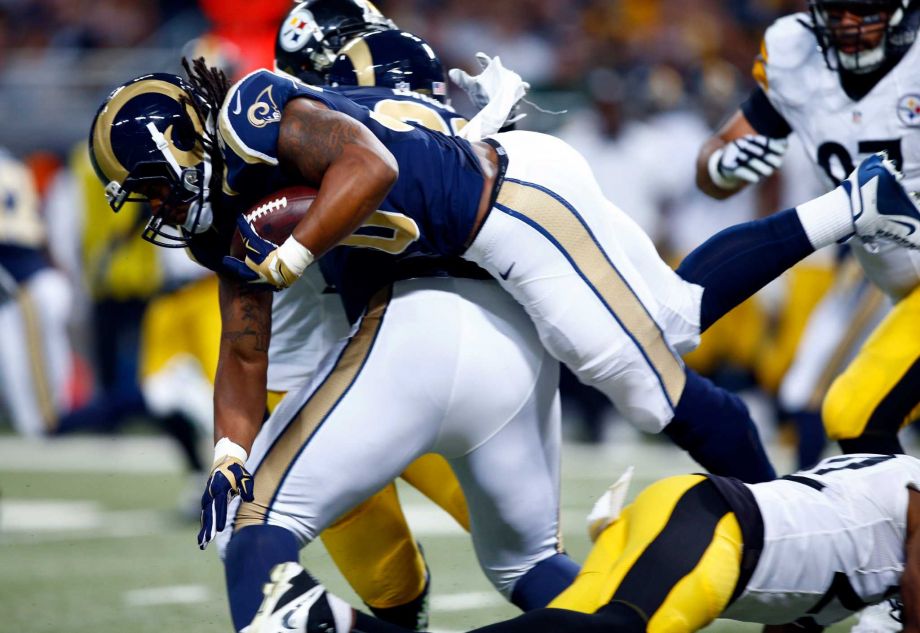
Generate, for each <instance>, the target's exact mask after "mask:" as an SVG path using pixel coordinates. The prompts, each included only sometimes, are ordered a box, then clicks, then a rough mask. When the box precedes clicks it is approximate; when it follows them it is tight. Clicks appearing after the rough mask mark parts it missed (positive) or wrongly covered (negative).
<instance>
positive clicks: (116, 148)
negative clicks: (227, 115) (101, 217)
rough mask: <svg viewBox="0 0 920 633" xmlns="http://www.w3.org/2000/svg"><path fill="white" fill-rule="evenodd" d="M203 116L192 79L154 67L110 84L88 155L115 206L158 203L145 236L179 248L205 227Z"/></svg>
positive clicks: (207, 173)
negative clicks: (153, 200) (113, 86)
mask: <svg viewBox="0 0 920 633" xmlns="http://www.w3.org/2000/svg"><path fill="white" fill-rule="evenodd" d="M203 117H204V119H203ZM208 118H210V117H209V114H208V108H207V105H206V104H205V103H204V102H202V101H201V100H200V99H198V97H197V95H196V94H195V91H194V89H193V88H192V87H191V86H190V85H189V84H187V83H186V82H185V81H183V80H182V79H181V78H180V77H177V76H175V75H169V74H166V73H154V74H149V75H142V76H141V77H137V78H136V79H132V80H131V81H129V82H127V83H126V84H123V85H121V86H119V87H118V88H116V89H115V90H113V91H112V93H111V94H110V95H109V96H108V98H107V99H106V100H105V101H104V102H103V104H102V106H101V107H100V108H99V111H98V112H97V114H96V117H95V118H94V119H93V124H92V127H91V129H90V139H89V149H90V159H91V161H92V164H93V167H94V169H95V170H96V174H97V175H98V176H99V179H100V180H101V181H102V183H103V185H105V191H106V197H107V199H108V201H109V205H110V206H111V207H112V209H113V210H114V211H116V212H117V211H118V210H120V209H121V207H122V206H123V205H124V204H125V203H126V202H142V201H147V200H149V199H151V198H156V199H157V200H158V201H159V202H160V205H159V209H158V210H157V213H156V214H154V215H153V217H151V219H150V221H149V222H148V224H147V227H146V229H145V230H144V235H143V236H144V238H145V239H147V240H148V241H151V242H153V243H155V244H158V245H160V246H172V247H182V246H185V245H187V243H188V241H189V239H191V235H193V234H194V233H199V232H202V231H204V230H207V228H209V227H210V224H211V222H212V219H213V218H212V214H211V208H210V202H209V201H208V193H209V181H210V178H211V161H210V158H209V155H208V153H207V152H206V151H205V148H204V145H203V144H202V140H203V139H205V138H207V137H209V136H210V134H209V132H208V129H207V128H209V127H212V126H213V122H209V121H208V120H207V119H208ZM169 227H172V228H169Z"/></svg>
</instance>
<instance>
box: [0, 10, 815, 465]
mask: <svg viewBox="0 0 920 633" xmlns="http://www.w3.org/2000/svg"><path fill="white" fill-rule="evenodd" d="M376 4H377V6H378V8H379V9H380V10H381V11H382V12H383V13H384V14H385V15H387V16H388V17H390V18H392V19H393V21H394V22H396V24H397V25H398V26H399V27H400V28H402V29H404V30H408V31H411V32H413V33H416V34H418V35H420V36H422V37H423V38H425V39H427V40H428V41H429V42H430V43H431V44H432V46H433V48H434V50H435V51H436V52H437V53H438V54H439V55H440V56H441V58H442V60H443V62H444V65H445V68H450V67H455V66H456V67H463V68H466V69H467V70H470V71H473V70H475V69H476V66H475V61H474V54H475V53H476V52H477V51H484V52H486V53H488V54H489V55H499V56H501V59H502V61H503V62H504V64H505V66H507V67H509V68H511V69H514V70H516V71H517V72H518V73H519V74H520V75H521V76H522V77H523V78H524V79H525V80H526V81H528V82H529V83H530V85H531V91H530V93H529V95H528V96H527V97H526V99H527V100H528V102H529V103H528V104H525V105H524V106H523V110H522V111H523V112H525V113H526V114H527V115H528V116H527V118H525V119H524V120H523V121H522V123H521V124H520V127H522V128H525V129H536V130H540V131H549V132H552V133H555V134H558V135H560V136H561V137H563V138H564V139H565V140H567V141H569V142H570V143H571V144H573V145H574V146H575V147H576V148H577V149H579V150H580V151H581V152H582V153H583V154H585V156H586V157H587V158H588V160H589V162H590V163H591V165H592V167H593V168H594V170H595V173H596V175H597V177H598V180H599V181H600V182H601V183H602V186H603V187H604V189H605V192H606V194H607V196H608V197H609V198H610V199H611V200H613V201H614V202H616V203H617V204H618V205H620V206H621V207H623V208H624V209H625V210H626V211H627V212H629V213H630V214H631V215H633V216H634V217H635V218H636V219H637V220H638V221H639V222H640V224H642V226H643V227H644V228H645V229H646V230H647V231H648V233H649V234H650V235H651V236H652V237H653V238H654V239H655V240H656V242H657V244H658V245H659V247H660V248H661V249H662V252H663V253H664V254H665V255H666V256H667V257H669V258H671V259H672V260H675V261H677V260H679V258H680V257H681V256H682V254H684V253H686V252H688V251H689V250H690V249H691V248H692V247H693V246H695V245H696V244H697V243H699V242H700V241H702V240H703V239H705V238H706V237H708V236H709V235H711V234H712V233H713V232H714V231H716V230H718V229H719V228H721V227H723V226H727V225H729V224H732V223H735V222H738V221H743V220H745V219H748V218H752V217H755V216H756V215H757V214H759V213H763V212H772V211H775V210H777V209H781V208H784V207H787V206H791V204H792V202H793V201H796V200H804V199H808V198H810V197H811V196H812V195H813V194H814V193H817V192H818V191H819V189H820V184H819V183H818V181H817V179H816V178H815V177H813V176H812V171H811V170H812V168H811V167H810V166H809V167H805V166H804V165H805V162H806V159H805V157H804V155H802V154H801V153H800V152H799V153H797V151H796V149H795V148H793V149H792V150H790V152H789V154H788V156H787V159H786V160H787V166H786V169H785V170H784V173H785V174H788V175H794V178H788V177H787V179H786V180H785V181H782V180H779V179H778V178H773V179H771V180H770V181H768V182H767V183H765V185H763V186H760V187H757V188H753V189H751V190H750V191H746V192H745V193H744V194H743V195H739V196H735V197H734V198H732V199H731V200H730V201H725V202H714V201H713V200H711V199H709V198H705V197H704V196H703V195H702V194H701V193H699V192H698V191H697V189H696V187H695V183H694V161H695V158H696V153H697V150H698V149H699V146H700V145H701V143H702V142H703V141H704V140H705V138H706V137H707V136H708V135H709V134H710V133H711V130H712V129H714V128H715V127H716V126H717V125H718V123H719V122H720V121H721V119H722V118H723V117H724V116H726V115H727V114H728V113H730V112H731V111H733V110H734V109H735V108H737V106H738V104H739V103H740V102H741V101H742V100H743V99H744V98H745V96H746V94H747V93H748V91H749V90H750V89H751V88H752V86H753V80H752V79H751V77H750V67H751V64H752V62H753V59H754V57H755V55H756V53H757V50H758V46H759V42H760V38H761V36H762V34H763V31H764V29H765V28H766V27H767V26H768V25H769V24H770V22H772V21H773V20H774V19H776V18H777V17H778V16H780V15H783V14H787V13H791V12H794V11H799V10H803V9H804V4H805V3H804V0H697V1H696V2H692V3H688V2H686V0H505V1H495V0H381V1H380V2H377V3H376ZM290 7H291V3H290V0H260V1H259V2H252V1H251V0H200V1H199V2H197V3H195V2H192V1H191V0H158V1H154V0H0V112H2V113H3V117H2V119H0V120H2V123H0V126H2V134H0V145H2V146H4V147H5V148H6V150H8V151H9V152H10V154H11V155H12V156H13V157H15V158H16V159H18V160H19V161H23V162H24V163H25V164H26V165H27V166H28V167H29V169H30V170H31V174H32V181H34V183H27V182H25V180H24V179H23V178H22V177H17V178H16V179H15V182H14V183H13V184H12V185H10V187H12V188H13V189H9V190H8V191H5V192H4V193H3V195H4V196H7V198H6V200H5V204H7V207H8V209H9V208H12V205H13V204H14V202H13V201H12V198H10V197H9V196H19V201H20V202H21V201H22V200H23V199H25V198H27V197H28V195H27V194H25V193H23V192H24V191H25V190H27V189H28V188H29V187H32V186H33V184H34V192H35V195H36V196H37V197H36V198H35V213H36V214H37V215H38V217H39V218H40V219H41V221H42V222H43V224H44V227H45V228H44V232H43V236H42V238H41V240H40V249H41V250H42V251H43V253H45V254H46V255H47V261H48V262H49V265H50V268H51V269H52V270H53V271H55V274H56V275H57V276H58V281H60V282H62V283H60V284H59V285H58V286H56V287H58V288H63V289H62V290H55V291H52V292H50V293H49V294H50V295H51V297H52V298H51V299H50V301H51V302H52V304H54V303H55V302H57V305H58V306H63V308H62V309H60V310H57V311H55V310H51V309H47V308H46V309H44V310H43V309H41V308H39V310H38V313H39V314H38V316H39V317H42V316H44V317H46V318H50V317H59V318H58V321H60V322H61V323H63V327H65V328H66V331H67V332H68V336H67V341H68V346H69V348H70V350H71V352H69V353H68V354H67V355H66V356H67V358H65V359H64V360H61V358H58V357H55V358H51V359H49V362H51V363H54V364H59V363H64V364H65V365H66V371H65V372H59V373H61V374H62V375H63V377H61V378H58V379H57V380H58V382H62V384H63V387H60V388H59V389H58V390H59V391H61V395H59V396H57V397H56V398H55V402H54V405H53V413H47V411H46V415H45V418H48V419H46V420H45V421H44V423H43V425H42V426H36V425H34V424H33V425H31V426H30V425H25V426H24V425H22V424H18V425H17V424H16V420H15V418H16V415H17V414H15V413H11V409H12V408H15V407H11V405H10V404H9V403H6V404H5V406H3V407H0V421H3V420H5V421H7V422H12V423H13V426H18V427H19V428H20V430H21V431H24V432H27V433H30V434H36V435H37V434H43V433H52V434H53V433H56V432H59V429H62V428H63V430H64V431H65V432H66V431H69V430H76V429H90V430H97V431H112V430H114V429H115V428H116V427H117V426H118V423H117V422H116V421H117V420H120V419H122V418H124V417H126V416H127V417H129V418H130V417H131V416H135V415H139V414H142V415H146V416H149V417H150V419H153V420H154V421H155V422H156V424H157V425H158V426H160V427H162V428H164V429H166V430H167V431H168V432H169V433H170V434H171V435H173V436H174V437H176V438H177V439H178V440H179V442H180V444H181V445H182V446H183V447H185V450H186V453H187V454H188V456H189V463H190V466H191V467H192V469H193V470H194V469H200V468H201V464H200V459H198V458H197V457H196V456H195V448H194V447H195V443H196V441H197V440H196V438H201V437H206V436H207V435H208V432H207V430H206V429H207V424H208V422H209V420H208V414H207V406H208V405H207V397H204V399H203V400H202V398H199V397H197V396H195V395H194V394H193V393H191V392H193V391H195V389H197V388H198V386H200V385H204V387H203V390H204V391H205V392H206V391H207V381H208V379H210V378H212V377H213V370H214V367H211V366H208V365H210V363H208V362H204V363H201V362H200V363H199V366H198V368H197V370H191V369H189V367H188V364H187V363H186V364H183V363H175V362H172V360H170V359H169V358H165V356H166V355H165V354H164V353H162V352H153V351H150V349H147V350H145V345H146V346H147V347H148V348H161V347H162V346H163V345H164V343H163V341H164V340H171V338H170V335H169V334H168V333H167V334H165V335H164V334H159V335H157V334H156V332H155V330H156V328H157V327H158V326H157V323H159V321H158V320H155V319H153V318H151V316H150V313H151V311H159V312H160V313H161V314H162V313H167V314H169V315H172V316H169V317H167V320H170V319H172V320H176V319H178V318H179V317H177V316H175V315H176V314H177V311H176V310H177V308H176V306H177V305H183V304H182V301H181V296H180V297H179V298H178V299H177V294H176V293H177V292H181V290H180V289H181V288H184V287H186V286H187V285H188V284H202V283H212V282H211V281H210V279H209V278H208V277H207V275H204V273H203V271H201V270H199V269H198V268H197V267H195V266H194V265H193V264H191V263H190V262H188V261H187V260H186V259H185V257H184V254H182V253H181V251H180V252H178V253H176V252H170V251H168V250H165V249H155V248H154V247H152V246H150V245H148V244H146V243H144V242H142V241H141V240H140V228H141V227H142V226H143V221H144V218H143V214H144V213H145V211H144V209H143V208H142V207H138V208H136V209H133V208H129V209H126V210H125V211H123V212H122V213H120V214H118V215H117V216H116V215H114V214H112V213H111V211H110V209H109V207H108V205H107V204H106V202H105V200H104V197H103V195H102V188H101V186H100V185H99V183H98V182H97V180H96V178H95V175H94V174H93V172H92V169H91V166H90V165H89V161H88V157H87V155H86V148H85V139H86V137H87V134H88V131H89V130H88V128H89V124H90V121H91V120H92V116H93V114H94V112H95V110H96V108H97V107H98V104H99V103H101V101H102V99H103V98H104V97H105V95H106V94H107V92H108V91H109V90H111V89H112V87H114V86H116V85H118V84H120V83H122V82H124V81H125V80H127V79H128V78H130V77H132V76H136V75H139V74H142V73H145V72H152V71H166V72H180V65H179V59H180V57H181V56H182V55H187V56H199V55H204V56H205V57H207V58H208V59H209V60H210V61H212V63H215V64H219V65H221V66H223V67H225V68H228V69H230V70H231V72H232V74H234V75H235V76H236V77H239V76H241V75H242V74H244V73H246V72H248V71H250V70H252V69H254V68H258V67H263V66H268V67H271V65H272V57H273V48H274V38H275V35H276V32H277V28H278V24H279V21H280V20H281V18H282V17H283V16H284V15H285V14H286V13H287V11H288V10H289V9H290ZM452 96H453V97H454V100H453V102H454V105H455V107H457V109H458V110H460V111H461V112H464V113H466V114H469V112H468V108H469V104H468V102H467V101H466V100H465V96H464V95H462V93H460V91H459V90H456V89H454V90H453V92H452ZM797 161H801V164H800V166H797V165H799V163H797ZM789 163H792V165H790V164H789ZM9 180H10V179H9V178H4V180H3V184H4V186H6V185H9V182H8V181H9ZM14 189H15V192H14V193H9V191H13V190H14ZM3 212H4V211H3V209H2V208H0V218H2V215H3ZM8 215H9V214H8ZM7 226H9V223H7ZM3 227H4V224H3V222H2V220H0V249H2V248H3V243H4V241H5V240H6V239H7V237H5V235H4V233H3ZM37 243H38V242H35V243H33V246H34V245H35V244H37ZM177 255H178V257H177ZM831 277H832V273H831V272H830V269H829V266H828V265H827V262H822V261H809V262H806V264H805V265H804V266H803V267H801V268H800V269H799V270H798V272H796V271H793V274H792V275H788V276H787V277H785V278H784V279H783V280H780V282H779V283H777V284H774V285H773V286H771V287H769V288H768V289H766V291H765V292H764V293H762V294H761V295H760V296H759V297H758V298H756V299H755V300H754V301H752V302H749V303H748V304H745V305H744V306H742V307H741V308H740V310H739V311H738V316H737V318H736V320H734V321H732V320H726V322H725V323H724V325H722V326H721V327H716V328H713V331H712V333H710V334H709V335H708V339H709V340H708V341H707V339H704V344H703V346H702V347H701V349H700V350H699V351H698V352H696V353H695V354H694V355H692V356H691V358H690V359H689V362H690V363H691V364H693V365H694V366H695V367H696V368H698V369H699V370H701V371H703V372H705V373H708V374H710V375H718V376H719V377H720V379H721V380H722V381H723V382H725V383H727V384H730V385H734V386H736V387H737V388H739V389H749V388H753V389H756V390H758V391H759V392H760V393H762V394H766V396H767V398H768V399H770V398H773V397H775V396H776V394H777V393H778V390H779V388H780V387H779V385H780V383H781V380H782V377H783V375H784V373H785V372H786V370H787V368H788V367H789V365H790V364H791V362H792V359H793V354H794V349H795V342H796V341H797V340H798V337H799V336H800V334H801V331H802V329H803V328H804V324H805V320H806V318H807V314H808V311H809V310H810V309H811V308H812V307H813V306H814V305H815V304H816V303H817V301H818V299H819V297H820V296H821V293H822V292H823V291H824V290H825V289H826V288H827V286H828V285H829V284H830V281H831ZM798 279H805V280H806V281H802V282H800V281H797V280H798ZM14 294H15V293H14ZM54 297H57V299H54ZM164 299H168V300H171V301H173V303H172V304H171V307H168V309H167V307H164V305H163V301H164ZM158 302H159V305H157V303H158ZM7 303H8V304H11V303H15V301H12V302H11V301H7ZM185 307H186V309H187V311H192V312H193V311H194V310H189V308H188V306H185ZM0 310H2V308H0ZM213 310H216V304H215V305H214V306H213ZM46 313H47V314H46ZM57 313H60V315H58V314H57ZM0 314H2V312H0ZM18 318H19V319H20V320H22V319H23V317H22V316H20V317H18ZM214 323H215V324H214V325H213V327H212V328H211V329H212V330H213V331H209V332H208V335H211V336H213V337H215V338H216V337H217V336H218V333H219V322H214ZM0 327H3V325H2V319H0ZM164 336H165V338H164ZM26 338H28V337H26ZM40 338H41V337H40ZM145 339H146V343H145ZM23 342H25V343H27V342H28V341H23ZM0 346H6V347H7V349H8V352H9V348H10V345H9V342H8V339H0ZM767 352H769V353H767ZM25 353H27V354H28V353H29V350H28V349H27V350H26V352H25ZM35 353H36V352H35V350H32V355H33V356H35ZM10 358H11V355H10V353H6V355H4V352H3V350H2V347H0V362H2V363H3V364H5V365H7V370H8V371H7V375H9V374H10V372H13V373H15V372H20V373H23V372H28V371H29V370H28V369H23V368H22V367H17V366H15V365H16V361H11V360H9V359H10ZM214 362H215V363H216V359H215V361H214ZM164 367H169V372H166V373H168V374H169V376H170V377H169V378H165V379H160V378H162V376H161V375H162V374H163V373H164V371H163V370H164ZM3 375H4V374H3V373H2V372H0V379H3ZM158 375H160V378H157V380H159V382H157V380H153V379H152V377H155V376H158ZM196 376H197V377H196ZM7 382H8V384H9V378H7ZM568 382H569V383H574V381H572V380H569V381H568ZM176 384H178V385H182V386H184V389H182V391H184V392H185V393H184V395H183V397H184V398H185V400H184V401H182V402H170V403H167V404H164V403H163V399H164V398H166V399H167V400H168V396H164V397H160V396H159V395H157V394H164V393H166V394H168V393H169V391H170V385H176ZM51 391H52V392H54V388H53V385H52V388H51ZM567 393H568V394H569V397H568V398H567V400H566V404H567V406H568V407H569V411H570V413H571V415H570V416H569V417H570V418H572V419H577V420H581V421H583V422H584V423H585V424H584V426H583V427H579V428H578V429H576V430H575V431H574V433H575V434H576V435H578V436H579V437H581V438H582V439H586V440H590V441H599V440H601V439H603V435H604V430H605V428H606V427H605V425H606V424H607V419H608V417H609V412H608V411H607V409H606V405H605V404H604V400H603V399H602V397H601V396H599V395H596V394H593V393H591V392H588V391H585V390H583V389H580V388H579V387H578V386H577V385H574V384H567ZM0 394H2V390H0ZM2 397H3V396H2V395H0V398H2ZM781 409H782V407H778V408H777V410H780V411H781ZM779 417H780V418H781V417H782V416H781V415H780V416H779Z"/></svg>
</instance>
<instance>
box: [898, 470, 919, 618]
mask: <svg viewBox="0 0 920 633" xmlns="http://www.w3.org/2000/svg"><path fill="white" fill-rule="evenodd" d="M908 499H909V500H908V503H907V539H906V541H905V543H904V573H903V574H902V575H901V601H902V602H903V603H904V610H903V611H902V612H901V616H902V618H903V625H904V628H903V629H902V630H903V631H904V633H920V492H918V491H917V490H915V489H914V488H908Z"/></svg>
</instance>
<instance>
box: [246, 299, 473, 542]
mask: <svg viewBox="0 0 920 633" xmlns="http://www.w3.org/2000/svg"><path fill="white" fill-rule="evenodd" d="M434 299H436V297H435V298H433V299H432V300H431V301H425V297H424V296H417V295H413V294H412V293H408V294H407V293H402V294H401V293H400V292H399V291H396V292H395V296H394V297H392V300H391V297H390V295H389V292H387V291H385V292H382V293H381V295H380V297H379V300H378V301H376V302H375V303H374V304H373V305H372V307H371V308H370V309H369V311H368V314H367V315H366V316H365V317H364V318H363V319H362V321H361V323H360V326H359V327H358V328H357V330H356V331H355V333H354V335H353V336H352V337H351V338H350V339H348V341H345V342H343V343H342V344H340V345H339V346H337V347H336V348H334V349H333V350H332V351H331V352H330V354H329V355H327V357H326V359H325V360H324V362H323V364H322V365H323V367H322V368H321V370H320V371H318V372H317V373H316V375H315V376H314V378H313V379H312V380H311V382H310V383H308V384H307V385H306V386H305V387H304V388H303V389H302V390H301V391H300V392H298V393H296V394H294V393H291V394H288V396H287V397H286V398H285V399H284V400H283V401H282V402H281V404H280V405H279V406H278V407H277V408H276V409H275V411H274V413H273V414H272V416H271V417H270V418H269V420H268V421H267V422H266V423H265V425H264V426H263V427H262V430H261V431H260V433H259V435H258V436H257V438H256V441H255V442H254V444H253V449H252V452H251V455H250V459H249V461H248V462H247V465H248V466H249V468H250V471H251V472H252V473H253V475H254V480H255V484H254V494H255V500H254V501H253V502H251V503H243V504H242V505H241V507H240V511H239V513H238V515H237V517H236V526H237V528H239V527H242V526H245V525H250V524H253V523H264V522H269V523H273V524H278V525H281V526H283V527H287V528H289V529H292V530H293V531H295V532H296V533H298V534H299V535H300V537H301V539H302V540H303V541H309V540H312V539H313V538H315V536H316V535H317V533H318V532H319V531H321V530H323V529H325V528H326V527H327V526H328V525H330V524H331V523H332V521H334V520H335V519H336V518H337V517H338V516H340V515H342V514H343V513H344V512H345V511H347V510H349V509H350V508H352V507H354V506H355V505H356V504H358V503H359V502H361V501H362V500H364V499H366V498H367V497H368V496H370V495H371V494H373V493H374V492H375V491H377V490H379V489H380V488H382V487H383V486H384V485H386V484H388V483H389V482H390V481H391V480H392V479H393V478H395V477H396V476H397V475H399V473H401V472H402V471H403V470H404V469H405V467H406V466H408V464H409V463H411V462H412V461H413V460H414V459H415V458H416V457H418V456H420V455H422V454H424V453H426V452H429V451H430V449H431V448H432V446H433V444H434V442H435V439H436V438H437V436H438V432H439V428H440V426H439V423H440V417H441V416H442V415H443V409H444V406H445V403H446V399H447V397H448V395H449V394H450V393H451V391H452V389H451V387H452V384H453V366H454V364H455V361H454V359H453V358H452V357H451V351H452V350H453V349H454V348H455V345H456V344H455V342H454V340H453V338H454V336H455V334H456V332H455V330H454V329H453V323H454V322H455V319H454V317H453V316H452V315H451V314H450V313H449V311H446V310H440V311H439V310H438V309H437V305H438V304H437V303H436V302H435V300H434ZM424 308H428V309H429V310H428V311H425V309H424ZM430 317H434V318H435V321H433V322H434V323H439V320H440V324H441V326H442V328H443V329H440V328H425V327H423V321H424V323H428V322H429V318H430ZM444 334H447V336H442V335H444Z"/></svg>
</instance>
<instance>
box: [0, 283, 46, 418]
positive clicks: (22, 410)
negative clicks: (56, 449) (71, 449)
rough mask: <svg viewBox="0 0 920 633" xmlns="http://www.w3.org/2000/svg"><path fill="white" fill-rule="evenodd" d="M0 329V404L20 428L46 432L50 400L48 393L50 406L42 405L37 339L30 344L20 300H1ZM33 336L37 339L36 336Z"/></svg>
mask: <svg viewBox="0 0 920 633" xmlns="http://www.w3.org/2000/svg"><path fill="white" fill-rule="evenodd" d="M36 331H37V329H36ZM0 332H3V344H2V345H0V404H2V405H3V408H4V412H5V413H6V415H8V416H9V418H10V420H11V421H12V424H13V427H14V428H15V429H16V431H17V432H19V433H21V434H23V435H27V436H39V435H42V434H43V433H44V432H45V429H46V423H47V422H48V421H47V420H46V419H45V414H44V411H47V410H48V409H49V407H50V402H48V401H47V397H46V406H44V407H42V406H41V405H40V398H39V394H38V393H37V392H36V388H35V383H34V378H33V377H34V373H35V369H34V367H35V361H36V359H35V358H34V354H35V352H34V349H35V344H37V340H33V342H32V343H33V344H32V345H30V342H29V335H28V332H27V329H26V323H25V318H24V316H23V313H22V310H21V308H20V304H19V301H18V300H10V301H6V302H4V303H2V304H0ZM32 338H33V339H36V336H35V335H33V337H32Z"/></svg>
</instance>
